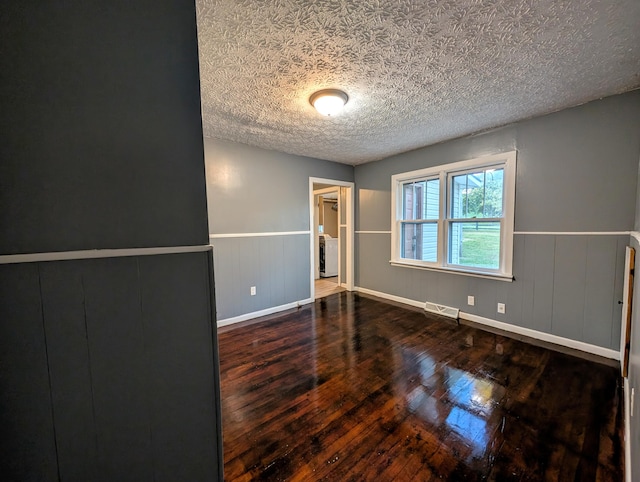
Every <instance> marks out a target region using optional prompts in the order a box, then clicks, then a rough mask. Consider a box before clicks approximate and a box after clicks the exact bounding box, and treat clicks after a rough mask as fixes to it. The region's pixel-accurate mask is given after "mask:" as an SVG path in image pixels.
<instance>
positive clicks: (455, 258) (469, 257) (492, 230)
mask: <svg viewBox="0 0 640 482" xmlns="http://www.w3.org/2000/svg"><path fill="white" fill-rule="evenodd" d="M449 264H457V265H460V266H468V267H472V268H488V269H499V268H500V223H499V222H486V221H485V222H482V221H476V222H464V223H450V224H449Z"/></svg>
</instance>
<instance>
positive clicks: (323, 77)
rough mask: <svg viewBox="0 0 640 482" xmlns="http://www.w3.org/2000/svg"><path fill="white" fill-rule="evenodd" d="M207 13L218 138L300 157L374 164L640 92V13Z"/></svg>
mask: <svg viewBox="0 0 640 482" xmlns="http://www.w3.org/2000/svg"><path fill="white" fill-rule="evenodd" d="M196 4H197V13H198V36H199V48H200V75H201V85H202V104H203V105H202V109H203V121H204V134H205V136H206V137H213V138H219V139H225V140H231V141H236V142H240V143H244V144H250V145H254V146H259V147H263V148H267V149H274V150H278V151H283V152H288V153H291V154H299V155H304V156H310V157H315V158H319V159H329V160H333V161H338V162H343V163H348V164H360V163H363V162H368V161H372V160H377V159H382V158H385V157H388V156H390V155H393V154H397V153H400V152H405V151H408V150H412V149H415V148H418V147H422V146H426V145H429V144H433V143H436V142H440V141H443V140H447V139H452V138H455V137H459V136H463V135H466V134H470V133H474V132H478V131H481V130H485V129H488V128H492V127H497V126H500V125H504V124H507V123H510V122H513V121H517V120H521V119H524V118H528V117H532V116H535V115H540V114H544V113H548V112H552V111H556V110H559V109H562V108H565V107H570V106H574V105H578V104H581V103H584V102H587V101H589V100H593V99H597V98H600V97H604V96H607V95H611V94H615V93H620V92H625V91H628V90H631V89H634V88H636V87H638V86H640V0H424V1H419V0H389V1H383V0H342V1H339V0H314V1H299V0H288V1H287V0H196ZM328 87H332V88H339V89H341V90H344V91H345V92H347V94H348V95H349V102H348V103H347V105H346V107H345V109H344V111H343V112H342V114H340V115H339V116H335V117H330V118H327V117H323V116H321V115H320V114H318V113H317V112H316V111H315V110H314V109H313V108H312V107H311V105H309V101H308V99H309V96H310V95H311V94H312V93H313V92H315V91H316V90H319V89H322V88H328Z"/></svg>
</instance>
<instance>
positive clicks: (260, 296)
mask: <svg viewBox="0 0 640 482" xmlns="http://www.w3.org/2000/svg"><path fill="white" fill-rule="evenodd" d="M212 244H213V247H214V249H213V252H214V260H215V266H216V271H215V277H216V302H217V310H218V316H217V318H218V320H225V319H228V318H233V317H237V316H240V315H243V314H246V313H253V312H258V311H261V310H265V309H268V308H271V307H274V306H281V305H286V304H288V303H293V302H296V301H300V300H305V299H308V298H309V297H310V296H311V293H310V284H309V280H310V277H311V273H310V271H309V270H310V266H309V234H287V235H281V236H255V237H246V236H243V237H237V238H233V237H225V238H214V239H213V240H212ZM252 286H255V287H256V294H255V295H254V296H251V291H250V290H251V287H252Z"/></svg>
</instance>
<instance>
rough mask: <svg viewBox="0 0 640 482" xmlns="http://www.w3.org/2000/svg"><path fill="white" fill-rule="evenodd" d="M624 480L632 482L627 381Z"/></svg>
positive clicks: (625, 380)
mask: <svg viewBox="0 0 640 482" xmlns="http://www.w3.org/2000/svg"><path fill="white" fill-rule="evenodd" d="M623 386H624V396H623V398H624V480H625V482H632V479H631V400H630V397H631V393H630V390H629V379H628V378H625V379H624V385H623Z"/></svg>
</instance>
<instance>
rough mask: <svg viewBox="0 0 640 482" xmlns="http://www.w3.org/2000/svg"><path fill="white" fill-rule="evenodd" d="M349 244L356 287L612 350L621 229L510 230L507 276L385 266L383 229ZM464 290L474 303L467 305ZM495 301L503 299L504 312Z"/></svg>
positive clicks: (623, 242)
mask: <svg viewBox="0 0 640 482" xmlns="http://www.w3.org/2000/svg"><path fill="white" fill-rule="evenodd" d="M356 242H357V244H356V256H357V257H356V266H357V274H356V282H357V285H358V286H359V287H361V288H365V289H369V290H374V291H377V292H382V293H386V294H389V295H394V296H399V297H402V298H407V299H411V300H419V301H427V300H428V301H433V302H435V303H439V304H443V305H447V306H452V307H455V308H459V309H461V310H463V311H465V312H467V313H470V314H473V315H477V316H481V317H485V318H489V319H493V320H497V321H500V322H503V323H508V324H511V325H515V326H521V327H523V328H528V329H532V330H536V331H539V332H542V333H548V334H553V335H557V336H560V337H563V338H569V339H571V340H575V341H580V342H584V343H588V344H590V345H596V346H600V347H603V348H608V349H613V350H617V349H618V348H619V338H620V316H621V308H620V305H618V300H620V299H621V296H622V265H621V263H623V262H624V246H625V245H626V244H628V242H629V236H627V235H625V234H584V235H581V234H577V235H564V234H555V235H554V234H548V233H546V234H532V233H524V234H516V235H515V236H514V258H513V275H514V281H513V282H505V281H498V280H491V279H484V278H474V277H470V276H465V275H460V274H451V273H444V272H437V271H431V270H421V269H412V268H405V267H399V266H391V265H390V264H389V258H390V250H391V236H390V234H381V233H367V232H361V233H357V235H356ZM468 295H473V296H474V297H475V305H474V306H468V305H467V296H468ZM497 303H505V305H506V312H505V313H504V314H500V313H497Z"/></svg>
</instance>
